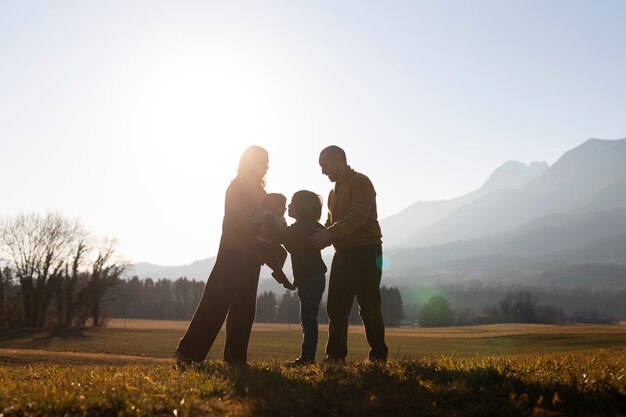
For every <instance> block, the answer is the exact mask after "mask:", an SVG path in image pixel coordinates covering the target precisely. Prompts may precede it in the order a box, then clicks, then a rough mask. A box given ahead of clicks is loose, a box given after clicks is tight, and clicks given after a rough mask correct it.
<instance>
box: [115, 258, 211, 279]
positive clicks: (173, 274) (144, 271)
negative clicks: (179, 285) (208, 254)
mask: <svg viewBox="0 0 626 417" xmlns="http://www.w3.org/2000/svg"><path fill="white" fill-rule="evenodd" d="M213 265H215V257H212V258H206V259H202V260H199V261H194V262H192V263H191V264H189V265H177V266H163V265H156V264H152V263H149V262H138V263H136V264H134V265H132V267H131V268H130V269H129V270H128V271H127V272H126V275H127V276H133V275H137V276H138V277H139V278H142V279H144V278H152V279H154V280H157V279H160V278H167V279H177V278H181V277H187V278H189V279H196V280H201V281H206V279H207V278H208V277H209V273H210V272H211V269H212V268H213Z"/></svg>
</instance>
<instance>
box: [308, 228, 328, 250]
mask: <svg viewBox="0 0 626 417" xmlns="http://www.w3.org/2000/svg"><path fill="white" fill-rule="evenodd" d="M332 240H333V236H332V235H331V234H330V232H329V231H328V229H322V230H320V231H319V232H317V233H315V234H314V235H312V236H311V237H310V238H309V243H310V244H311V246H313V247H314V248H318V249H324V248H325V247H326V246H330V243H331V242H332Z"/></svg>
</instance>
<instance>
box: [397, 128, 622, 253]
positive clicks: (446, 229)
mask: <svg viewBox="0 0 626 417" xmlns="http://www.w3.org/2000/svg"><path fill="white" fill-rule="evenodd" d="M624 181H626V139H621V140H598V139H590V140H588V141H587V142H585V143H583V144H582V145H580V146H578V147H576V148H574V149H572V150H570V151H569V152H566V153H565V154H564V155H563V156H562V157H561V158H560V159H559V160H558V161H557V162H556V163H555V164H554V165H553V166H551V167H550V168H548V169H547V170H546V171H545V173H544V174H543V175H541V176H540V177H539V178H538V179H536V180H534V181H529V182H527V183H525V184H524V185H522V186H521V187H519V188H502V189H499V190H496V191H494V192H492V193H489V194H487V195H485V196H483V197H481V198H478V199H476V200H474V201H472V202H469V203H467V204H465V205H463V206H461V207H459V208H458V209H457V210H456V211H454V212H453V213H451V214H449V215H448V216H446V217H445V218H443V219H441V220H440V221H438V222H437V223H435V224H433V225H431V226H429V227H427V228H425V229H422V230H419V231H416V232H415V233H414V234H413V235H412V236H411V237H410V238H408V239H406V240H405V241H404V243H403V245H402V246H405V247H427V246H433V245H440V244H444V243H448V242H454V241H460V240H472V239H479V238H483V237H487V236H493V235H496V234H498V233H502V232H505V231H509V230H513V229H515V228H517V227H520V226H522V225H523V224H525V223H527V222H529V221H531V220H533V219H536V218H539V217H542V216H546V215H549V214H551V213H574V212H577V211H581V210H585V209H587V210H590V209H593V210H600V211H601V210H604V209H607V208H610V207H615V206H619V205H620V203H621V202H622V201H624V200H626V197H623V194H620V196H618V197H615V192H616V191H623V189H624V188H626V184H624ZM600 201H605V202H606V203H607V205H606V206H603V205H602V204H599V203H600Z"/></svg>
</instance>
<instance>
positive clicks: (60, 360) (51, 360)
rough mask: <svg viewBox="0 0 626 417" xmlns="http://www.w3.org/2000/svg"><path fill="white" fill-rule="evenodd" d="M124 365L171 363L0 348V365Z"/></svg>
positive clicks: (116, 356)
mask: <svg viewBox="0 0 626 417" xmlns="http://www.w3.org/2000/svg"><path fill="white" fill-rule="evenodd" d="M35 363H45V364H63V365H68V364H70V365H124V364H135V365H137V364H146V365H148V364H157V363H158V364H173V363H174V360H173V359H169V358H152V357H147V356H132V355H117V354H109V353H86V352H56V351H50V350H43V349H5V348H0V365H6V364H35Z"/></svg>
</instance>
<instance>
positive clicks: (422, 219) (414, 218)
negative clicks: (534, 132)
mask: <svg viewBox="0 0 626 417" xmlns="http://www.w3.org/2000/svg"><path fill="white" fill-rule="evenodd" d="M547 169H548V164H547V162H544V161H541V162H539V161H536V162H533V163H531V164H529V165H525V164H523V163H521V162H519V161H508V162H505V163H504V164H502V165H501V166H500V167H498V168H497V169H496V170H495V171H494V172H493V173H492V174H491V175H490V176H489V178H488V179H487V181H486V182H485V183H484V184H483V185H482V186H481V187H480V188H478V189H477V190H474V191H472V192H470V193H468V194H465V195H463V196H461V197H457V198H453V199H450V200H439V201H418V202H416V203H414V204H412V205H410V206H409V207H407V208H406V209H404V210H402V211H401V212H399V213H397V214H395V215H393V216H390V217H387V218H385V219H382V220H381V222H380V225H381V228H382V231H383V240H384V243H385V247H387V248H391V247H394V246H398V245H399V244H401V243H402V242H403V241H404V240H406V239H407V238H409V237H410V236H412V235H413V234H415V233H416V232H417V231H419V230H422V229H424V228H426V227H428V226H430V225H432V224H434V223H436V222H438V221H439V220H441V219H443V218H445V217H446V216H448V215H449V214H450V213H452V212H454V211H455V210H457V209H458V208H459V207H462V206H463V205H465V204H468V203H471V202H472V201H475V200H477V199H479V198H481V197H483V196H485V195H487V194H490V193H492V192H494V191H496V190H500V189H503V188H517V187H520V186H522V185H524V184H526V183H527V182H529V181H532V180H535V179H537V178H539V177H540V176H541V175H543V173H544V172H546V170H547Z"/></svg>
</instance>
